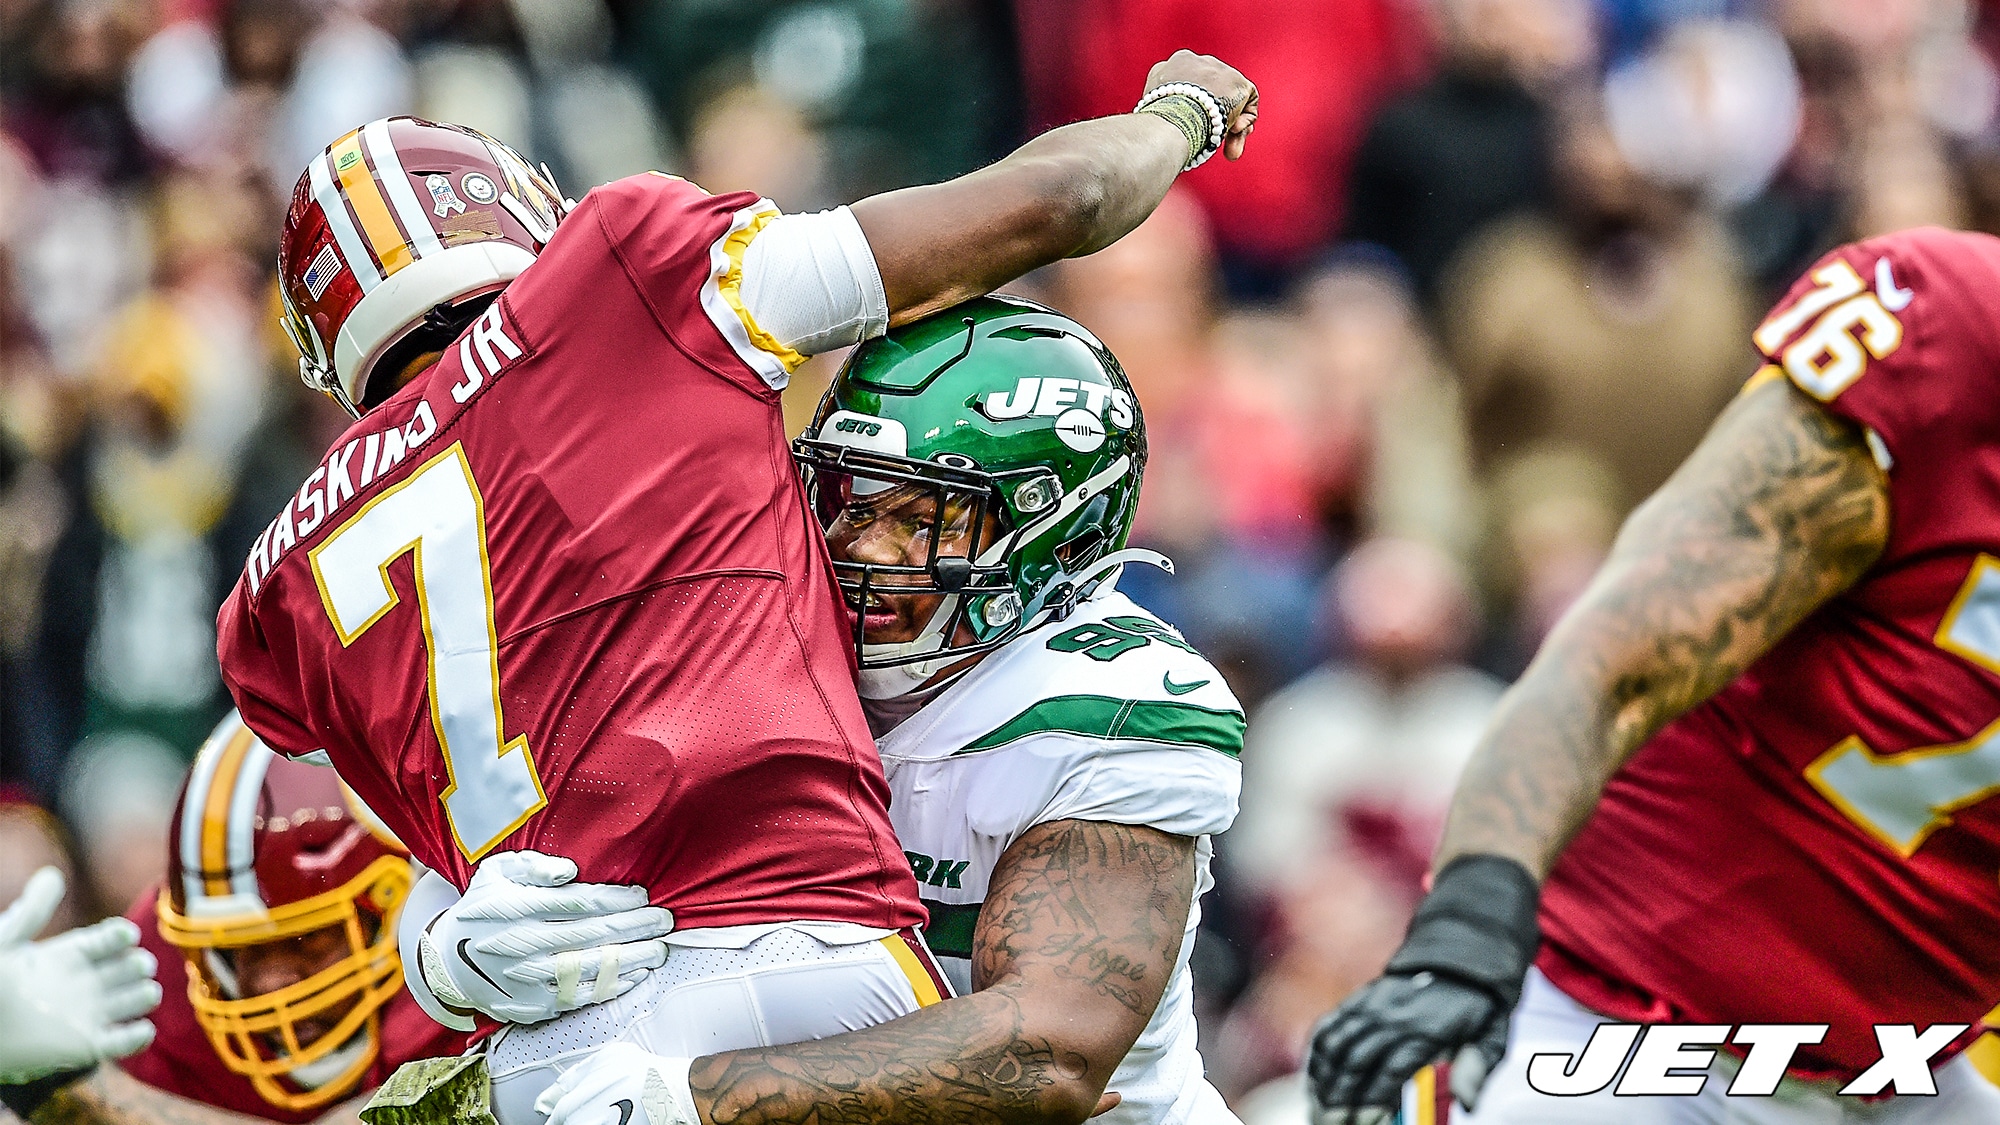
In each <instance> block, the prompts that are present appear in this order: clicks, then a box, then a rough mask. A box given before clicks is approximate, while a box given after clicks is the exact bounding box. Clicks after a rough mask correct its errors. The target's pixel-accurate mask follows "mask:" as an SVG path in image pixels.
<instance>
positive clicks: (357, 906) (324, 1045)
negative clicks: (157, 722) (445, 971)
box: [159, 712, 411, 1111]
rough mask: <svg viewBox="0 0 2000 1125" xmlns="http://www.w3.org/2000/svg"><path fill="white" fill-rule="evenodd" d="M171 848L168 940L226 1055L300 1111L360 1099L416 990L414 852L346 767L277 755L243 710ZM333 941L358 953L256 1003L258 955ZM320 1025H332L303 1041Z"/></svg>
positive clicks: (187, 802)
mask: <svg viewBox="0 0 2000 1125" xmlns="http://www.w3.org/2000/svg"><path fill="white" fill-rule="evenodd" d="M171 841H172V849H171V855H172V859H171V861H170V863H169V865H168V872H167V882H166V885H165V886H164V887H162V888H161V889H160V900H159V917H160V934H161V936H162V937H164V938H165V939H166V940H167V941H168V942H170V943H172V944H173V945H175V946H178V947H179V948H180V949H181V951H182V952H183V953H185V954H186V956H187V963H188V998H189V1000H190V1001H191V1003H192V1004H193V1007H194V1013H195V1017H196V1019H197V1020H199V1021H200V1023H201V1026H202V1029H203V1030H204V1031H206V1032H207V1033H208V1038H209V1041H210V1043H211V1044H213V1045H214V1047H215V1051H216V1054H218V1055H219V1056H221V1058H222V1061H223V1062H224V1063H225V1064H227V1065H228V1067H229V1068H230V1069H231V1070H233V1071H235V1072H237V1073H238V1074H241V1075H244V1076H245V1077H247V1078H248V1079H249V1080H250V1082H251V1084H252V1085H253V1086H255V1087H256V1089H257V1092H258V1093H259V1094H260V1095H262V1096H263V1097H264V1099H265V1100H266V1101H269V1102H270V1103H271V1104H272V1105H275V1106H279V1107H281V1108H284V1109H287V1110H293V1111H297V1110H306V1109H313V1108H316V1107H319V1106H323V1105H328V1104H331V1103H332V1102H334V1101H337V1100H339V1099H341V1098H344V1097H348V1096H350V1095H352V1094H353V1093H354V1092H355V1088H356V1086H357V1085H358V1083H359V1082H360V1080H361V1078H362V1076H363V1075H364V1074H366V1073H367V1071H368V1068H369V1066H370V1065H371V1064H372V1063H373V1062H374V1061H375V1059H376V1058H377V1057H378V1056H379V1055H380V1053H381V1008H382V1006H383V1005H384V1004H386V1003H388V1001H389V1000H390V999H391V998H392V997H394V996H395V994H396V992H397V990H398V989H400V988H401V987H402V965H401V961H400V959H399V958H398V957H397V954H396V913H397V911H398V910H399V909H400V908H401V906H402V904H403V900H404V899H405V898H406V897H408V894H409V889H410V881H411V879H410V860H409V858H408V856H407V855H406V853H405V852H404V850H403V848H402V845H401V844H400V843H398V842H397V841H396V839H395V837H394V836H392V835H391V834H390V833H389V831H388V829H386V828H385V827H383V826H382V825H381V824H380V822H378V821H377V820H376V819H375V817H374V815H373V814H371V813H370V812H369V811H368V810H367V808H366V806H364V805H362V804H361V802H360V800H359V799H357V798H356V797H355V796H354V795H353V793H352V792H350V791H349V790H348V789H347V787H346V786H345V785H343V784H342V783H341V781H340V779H339V777H338V776H337V775H335V773H334V772H333V771H332V770H331V769H328V768H326V767H323V766H315V765H309V764H306V763H303V762H294V761H291V760H289V759H286V758H284V757H283V756H281V755H279V754H276V753H274V752H273V751H272V750H270V749H269V748H268V747H266V746H265V745H264V744H263V742H261V741H259V740H258V739H257V737H256V736H255V735H253V734H252V733H251V732H250V729H249V728H248V727H246V726H244V725H243V721H242V719H240V718H239V717H238V716H237V715H235V714H234V713H233V712H232V713H231V714H230V715H229V717H228V718H226V719H224V720H223V721H222V723H221V725H220V726H218V727H217V728H216V729H215V733H214V734H212V735H210V736H209V739H208V741H207V742H206V743H204V744H203V746H202V748H201V751H200V753H199V754H197V755H196V757H195V762H194V768H193V770H192V771H191V772H190V773H189V775H188V780H187V784H186V786H185V787H184V788H183V789H182V791H181V798H180V802H179V804H178V806H177V807H176V808H175V811H174V823H173V832H172V836H171ZM322 930H333V931H335V932H336V933H337V934H338V935H340V937H341V939H343V940H344V942H345V953H344V954H343V955H342V956H341V957H340V958H339V959H338V960H337V961H335V962H334V963H333V964H331V965H329V966H327V967H325V968H322V969H320V970H319V971H317V972H314V973H312V974H311V975H309V976H307V977H305V978H304V979H302V980H299V981H297V982H295V983H292V984H289V985H287V986H285V987H283V988H280V989H278V990H276V991H274V992H266V993H263V994H261V995H244V994H243V991H242V988H241V987H240V985H239V983H238V974H237V959H238V957H239V956H240V954H241V953H242V951H243V950H245V949H246V948H248V947H251V946H258V945H266V944H271V943H280V942H287V941H291V940H293V939H296V938H300V937H304V936H306V935H308V934H314V933H316V932H318V931H322ZM307 1021H317V1022H320V1023H323V1024H330V1026H329V1030H327V1031H325V1032H324V1033H323V1034H321V1035H320V1036H318V1037H317V1038H315V1039H313V1040H312V1041H311V1042H301V1041H300V1038H301V1037H300V1034H299V1025H300V1024H301V1023H304V1022H307Z"/></svg>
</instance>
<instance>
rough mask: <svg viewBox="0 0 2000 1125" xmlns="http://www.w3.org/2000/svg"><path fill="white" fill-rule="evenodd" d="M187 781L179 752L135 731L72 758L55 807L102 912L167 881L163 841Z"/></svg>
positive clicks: (94, 742)
mask: <svg viewBox="0 0 2000 1125" xmlns="http://www.w3.org/2000/svg"><path fill="white" fill-rule="evenodd" d="M186 774H187V755H186V752H185V751H184V750H182V749H180V748H179V747H177V746H172V745H169V744H167V743H165V742H162V741H160V740H159V739H157V738H154V737H152V736H151V735H148V734H143V733H140V732H138V731H132V730H126V731H119V732H115V733H112V734H107V735H100V736H97V737H93V738H87V739H85V740H84V741H83V743H82V744H81V745H80V746H78V747H77V748H76V750H75V752H74V753H73V754H72V755H71V758H70V763H69V769H68V776H67V777H66V778H65V779H64V783H63V791H62V798H61V800H60V801H59V802H58V805H57V807H58V808H59V809H60V810H61V811H62V815H63V819H64V820H65V821H67V822H68V823H69V825H70V826H71V828H72V829H73V830H74V831H75V832H76V840H77V851H78V853H79V858H80V859H81V861H82V864H83V869H84V873H85V874H86V875H87V876H88V877H89V882H88V884H87V885H88V886H90V887H92V888H93V889H94V890H95V892H96V894H97V899H98V905H99V906H100V907H102V908H103V909H104V910H105V911H106V912H108V913H116V912H118V911H121V910H123V909H125V908H126V907H127V906H130V905H131V904H132V903H133V902H134V901H135V900H137V899H138V897H139V895H140V893H141V892H143V891H145V890H146V889H148V888H149V887H154V886H157V885H158V884H159V883H160V881H161V880H162V879H165V878H166V875H167V847H166V843H167V839H168V835H167V834H168V831H169V829H170V827H171V825H172V821H173V815H174V802H175V799H176V798H177V797H178V796H179V794H180V789H181V782H182V779H183V778H184V777H185V776H186ZM30 870H32V868H31V869H30Z"/></svg>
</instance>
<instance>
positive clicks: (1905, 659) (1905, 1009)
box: [1539, 229, 2000, 1078]
mask: <svg viewBox="0 0 2000 1125" xmlns="http://www.w3.org/2000/svg"><path fill="white" fill-rule="evenodd" d="M1996 330H2000V240H1996V239H1993V238H1989V237H1987V236H1985V235H1977V234H1960V233H1952V232H1947V231H1943V230H1936V229H1925V230H1917V231H1910V232H1906V233H1903V234H1897V235H1891V236H1888V237H1885V238H1878V239H1873V240H1870V241H1867V242H1862V243H1858V244H1855V245H1852V246H1847V247H1843V248H1842V249H1840V250H1837V251H1835V252H1834V253H1832V254H1830V255H1828V256H1827V257H1826V258H1825V259H1824V260H1822V261H1821V262H1820V263H1819V264H1818V265H1817V266H1815V267H1814V268H1813V269H1812V271H1811V272H1810V273H1809V274H1808V275H1807V276H1806V277H1805V278H1803V279H1801V280H1800V281H1799V283H1798V284H1797V285H1795V286H1794V287H1793V289H1792V291H1791V292H1790V293H1789V294H1788V295H1787V296H1786V297H1785V299H1784V300H1783V301H1782V302H1781V303H1780V304H1779V305H1778V306H1777V308H1776V310H1775V311H1774V312H1773V313H1772V314H1771V316H1770V318H1769V319H1767V320H1766V321H1765V322H1764V324H1763V326H1762V327H1760V328H1759V329H1758V330H1757V332H1756V335H1755V340H1756V344H1757V347H1758V349H1759V350H1760V351H1761V352H1762V353H1763V354H1764V355H1765V356H1766V357H1768V358H1769V360H1770V362H1771V364H1772V365H1774V366H1775V367H1776V368H1778V369H1779V370H1781V371H1783V373H1784V374H1785V375H1786V376H1788V377H1789V378H1790V379H1791V380H1792V382H1793V383H1794V384H1795V385H1796V386H1798V387H1799V388H1800V389H1801V390H1802V391H1804V392H1805V393H1807V394H1810V395H1811V396H1813V397H1814V398H1815V399H1817V400H1818V401H1820V402H1821V403H1823V404H1824V405H1825V408H1826V409H1827V410H1829V411H1831V412H1832V413H1834V414H1836V415H1838V416H1840V417H1842V418H1845V419H1848V420H1850V421H1852V422H1854V423H1855V424H1856V425H1858V426H1861V427H1863V428H1864V430H1865V432H1866V433H1867V435H1868V439H1869V444H1870V446H1871V447H1872V448H1873V449H1874V450H1875V453H1876V458H1877V460H1878V461H1880V462H1883V463H1885V464H1887V465H1888V466H1889V471H1888V480H1889V497H1890V502H1889V518H1890V530H1889V540H1888V545H1887V548H1886V549H1885V550H1884V552H1883V554H1882V557H1881V559H1880V560H1879V561H1878V562H1877V563H1876V564H1875V566H1874V567H1873V568H1872V569H1871V570H1869V571H1868V573H1867V574H1865V575H1864V576H1863V577H1862V579H1861V581H1860V582H1858V583H1857V584H1856V585H1855V586H1854V587H1853V588H1852V589H1850V590H1848V591H1847V592H1846V593H1845V594H1842V595H1841V596H1839V597H1837V598H1835V599H1834V600H1832V601H1831V602H1829V603H1828V604H1827V605H1825V606H1823V607H1821V608H1820V610H1819V611H1818V612H1816V613H1814V614H1813V615H1812V616H1810V617H1808V618H1807V619H1806V620H1805V621H1804V622H1802V623H1800V625H1799V626H1798V627H1797V628H1796V629H1794V630H1793V631H1792V632H1791V634H1790V635H1789V636H1787V637H1786V638H1785V639H1784V640H1783V641H1782V642H1781V643H1780V644H1779V645H1778V646H1777V647H1776V648H1774V649H1773V650H1772V651H1771V652H1769V653H1768V654H1766V655H1765V657H1764V658H1763V659H1762V660H1759V661H1758V662H1756V663H1755V664H1754V665H1752V666H1751V667H1750V668H1749V669H1748V670H1747V671H1745V672H1744V673H1743V674H1742V675H1741V676H1739V677H1738V678H1737V679H1736V680H1735V682H1733V683H1731V684H1730V685H1729V686H1728V687H1726V688H1724V689H1723V690H1722V691H1721V692H1719V693H1718V694H1717V695H1716V696H1715V697H1714V698H1713V699H1711V700H1709V701H1708V702H1707V703H1705V704H1703V705H1702V706H1700V707H1697V708H1695V709H1694V710H1693V711H1691V712H1689V713H1688V714H1687V715H1685V716H1683V717H1682V718H1681V719H1680V720H1678V721H1677V722H1675V723H1673V724H1671V725H1669V726H1668V727H1666V728H1665V729H1664V730H1662V731H1661V732H1660V733H1659V734H1658V735H1657V736H1656V737H1654V738H1653V739H1652V741H1650V742H1648V743H1647V744H1646V745H1645V746H1644V747H1642V748H1640V750H1639V751H1638V752H1637V753H1636V754H1635V755H1634V756H1633V757H1632V759H1631V760H1630V761H1629V762H1627V763H1626V765H1625V766H1624V768H1623V769H1621V770H1619V771H1618V773H1617V774H1616V775H1615V776H1614V777H1613V778H1612V779H1611V783H1610V785H1609V787H1608V788H1607V789H1606V791H1605V793H1604V798H1603V800H1602V801H1601V802H1600V803H1599V805H1598V808H1597V811H1596V813H1595V815H1594V816H1593V817H1592V818H1591V820H1590V821H1589V823H1588V824H1587V825H1586V826H1585V827H1584V829H1583V831H1582V833H1581V834H1580V835H1578V837H1577V838H1576V840H1575V842H1574V843H1573V844H1571V845H1570V847H1569V849H1568V850H1567V851H1566V852H1565V853H1564V854H1563V856H1562V859H1561V861H1560V862H1559V863H1558V864H1557V865H1556V868H1555V870H1554V872H1553V873H1552V874H1551V876H1550V878H1549V881H1548V887H1547V893H1546V896H1545V897H1544V899H1543V905H1542V928H1543V933H1544V935H1545V937H1546V943H1545V945H1544V948H1543V952H1542V955H1541V959H1540V961H1539V964H1540V966H1541V968H1542V969H1543V971H1544V972H1546V973H1547V974H1548V976H1549V977H1550V978H1551V979H1552V980H1553V981H1554V982H1555V983H1556V984H1557V985H1558V986H1559V987H1561V988H1562V989H1563V990H1564V991H1565V992H1567V993H1569V994H1570V995H1571V996H1572V997H1574V998H1575V999H1576V1000H1577V1001H1579V1002H1580V1003H1582V1004H1584V1005H1585V1006H1587V1007H1590V1008H1592V1009H1595V1010H1597V1011H1599V1012H1603V1013H1605V1014H1607V1015H1611V1016H1614V1017H1617V1018H1620V1019H1626V1020H1643V1021H1653V1020H1678V1021H1693V1022H1697V1023H1745V1022H1773V1023H1826V1024H1830V1025H1831V1028H1830V1030H1829V1031H1828V1033H1827V1036H1826V1040H1825V1041H1824V1042H1823V1043H1821V1044H1820V1045H1818V1046H1808V1047H1805V1048H1803V1049H1801V1050H1800V1052H1799V1054H1798V1055H1797V1056H1796V1058H1795V1060H1794V1061H1795V1064H1796V1065H1795V1068H1794V1069H1795V1072H1797V1073H1803V1074H1809V1075H1822V1076H1831V1077H1843V1078H1846V1077H1852V1076H1853V1075H1854V1074H1855V1073H1857V1072H1859V1071H1861V1070H1864V1069H1866V1068H1867V1067H1868V1066H1869V1065H1870V1064H1871V1063H1873V1062H1874V1061H1875V1060H1876V1059H1877V1058H1879V1057H1880V1054H1881V1052H1880V1049H1879V1047H1878V1045H1877V1043H1876V1040H1875V1036H1874V1032H1873V1030H1872V1025H1873V1024H1875V1023H1883V1022H1893V1023H1914V1024H1916V1025H1918V1027H1919V1028H1922V1027H1926V1026H1928V1025H1931V1024H1936V1023H1968V1024H1974V1025H1977V1023H1978V1021H1979V1020H1980V1019H1981V1017H1983V1016H1984V1015H1985V1014H1986V1013H1987V1011H1988V1010H1990V1009H1991V1008H1993V1006H1994V1005H1995V1003H1996V1002H2000V940H1996V937H1995V935H2000V394H1996V393H1995V389H1996V386H1997V385H2000V383H1997V382H1996V380H2000V337H1996ZM1667 361H1670V359H1669V360H1667ZM1635 408H1636V406H1635Z"/></svg>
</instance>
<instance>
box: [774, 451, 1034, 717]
mask: <svg viewBox="0 0 2000 1125" xmlns="http://www.w3.org/2000/svg"><path fill="white" fill-rule="evenodd" d="M796 451H797V456H798V459H799V462H800V465H801V466H802V468H803V469H804V471H805V474H806V483H807V491H808V494H809V495H810V496H811V498H812V504H813V510H814V513H815V514H816V515H817V517H818V519H819V525H820V529H821V531H822V532H824V533H825V534H826V536H827V541H828V545H829V547H830V548H831V549H832V551H833V553H834V562H833V568H834V574H835V577H836V578H837V579H838V580H839V583H840V588H841V593H842V595H843V596H844V598H845V600H846V602H847V608H848V610H849V612H851V613H852V614H853V616H854V643H855V649H856V651H857V652H858V653H859V654H860V663H861V668H862V672H863V687H864V691H863V693H862V694H863V695H865V696H870V697H875V698H880V697H882V696H887V695H900V694H903V693H904V692H906V691H909V690H911V689H913V688H915V687H916V686H918V685H920V684H922V683H924V682H925V681H927V680H929V679H930V678H931V677H933V676H935V675H937V673H939V672H941V671H943V670H944V669H946V668H948V667H949V666H951V665H952V664H954V663H956V662H958V661H960V660H963V659H965V658H966V657H969V656H976V655H978V654H980V653H984V652H988V651H990V650H992V649H994V648H997V647H999V646H1000V645H1002V644H1005V643H1006V642H1007V640H1008V639H1009V638H1011V637H1012V636H1013V635H1014V634H1015V633H1016V632H1017V631H1018V629H1017V628H1015V626H1017V625H1018V623H1019V621H1020V616H1021V614H1020V610H1021V600H1020V596H1019V594H1018V592H1017V591H1016V589H1015V583H1014V576H1013V574H1012V572H1011V570H1010V568H1009V567H1008V565H1007V556H1008V548H1009V546H1010V545H1011V543H1012V541H1013V539H1014V537H1015V536H1014V533H1013V530H1012V523H1013V520H1012V516H1011V513H1010V512H1009V510H1008V506H1007V505H1006V503H1005V502H1004V501H1003V500H1002V496H1003V492H1002V489H1003V488H1005V487H1006V485H1007V484H1008V483H1009V479H1008V478H1011V477H1018V476H1022V475H1024V474H1020V473H1011V474H995V473H988V472H984V471H982V470H980V469H979V468H978V467H977V466H976V465H974V464H973V463H972V461H971V459H970V458H966V457H953V456H950V455H946V456H945V457H942V458H940V459H939V460H938V461H918V460H915V459H912V458H908V457H898V456H895V455H892V454H886V453H875V452H870V451H867V450H861V449H856V448H852V447H849V446H842V445H837V444H833V443H830V442H822V441H815V440H812V439H810V438H804V439H800V441H799V442H798V444H797V446H796ZM888 599H893V600H888ZM923 602H929V603H930V605H929V606H928V608H925V607H923V605H922V603H923ZM913 603H914V605H913ZM913 609H914V615H915V619H914V620H913V621H912V622H910V623H909V624H910V625H911V626H912V628H906V629H903V630H901V631H902V632H905V633H910V632H913V633H914V635H910V636H904V637H902V638H899V639H897V640H893V641H885V640H882V639H880V638H879V635H878V637H877V638H876V639H874V640H870V639H869V637H868V632H869V629H870V618H874V619H875V625H876V628H877V631H878V634H879V632H880V631H881V630H882V629H894V628H895V627H896V625H897V624H898V622H897V621H894V620H890V621H883V620H882V619H881V618H882V616H883V615H884V614H885V613H894V614H896V615H898V616H901V615H903V614H905V613H909V612H911V611H912V610H913ZM875 673H889V674H886V675H882V674H875Z"/></svg>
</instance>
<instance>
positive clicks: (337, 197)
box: [306, 152, 382, 296]
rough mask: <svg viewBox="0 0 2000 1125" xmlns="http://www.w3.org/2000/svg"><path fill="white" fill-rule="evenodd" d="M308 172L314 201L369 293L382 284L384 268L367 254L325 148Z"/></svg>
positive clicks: (366, 292)
mask: <svg viewBox="0 0 2000 1125" xmlns="http://www.w3.org/2000/svg"><path fill="white" fill-rule="evenodd" d="M306 175H307V176H308V177H310V179H311V181H312V194H313V202H314V203H317V204H319V209H320V210H321V211H322V212H323V213H325V215H326V225H327V226H328V227H331V228H332V229H333V241H334V243H335V244H336V245H338V246H339V247H340V256H341V257H343V258H345V259H347V268H348V270H350V271H351V272H352V273H353V274H354V280H356V281H358V282H360V283H361V292H362V295H364V296H366V295H367V294H368V293H369V292H371V291H373V290H374V288H375V287H376V286H377V285H380V284H382V269H381V267H380V266H377V265H376V264H375V259H374V258H372V257H370V256H369V255H368V246H367V244H366V243H364V242H362V241H361V232H359V231H357V230H355V229H354V216H353V215H351V214H349V213H348V210H347V201H346V200H345V199H343V198H342V197H341V194H340V189H339V188H337V187H335V186H334V183H333V163H332V161H330V160H328V159H327V154H326V153H324V152H322V153H320V154H319V155H318V156H315V157H313V161H312V163H311V164H308V165H307V166H306Z"/></svg>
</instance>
